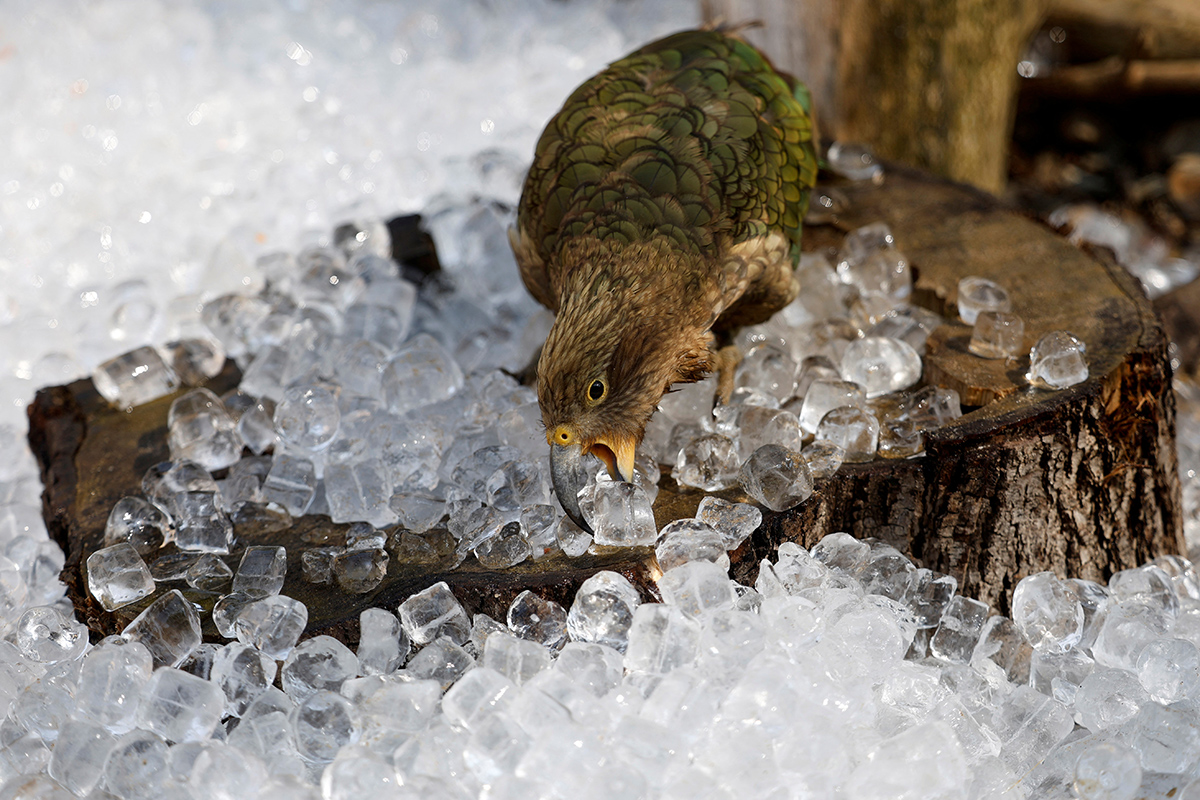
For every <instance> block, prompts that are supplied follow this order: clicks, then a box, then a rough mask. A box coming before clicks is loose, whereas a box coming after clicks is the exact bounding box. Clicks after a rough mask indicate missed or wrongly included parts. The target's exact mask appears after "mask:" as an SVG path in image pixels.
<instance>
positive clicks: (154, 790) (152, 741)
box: [103, 730, 171, 798]
mask: <svg viewBox="0 0 1200 800" xmlns="http://www.w3.org/2000/svg"><path fill="white" fill-rule="evenodd" d="M169 757H170V748H169V747H168V746H167V743H166V742H165V741H164V740H163V738H162V737H161V736H159V735H158V734H156V733H150V732H149V731H140V730H139V731H130V732H129V733H127V734H125V735H124V736H122V737H121V738H120V739H118V740H117V743H116V746H115V747H113V749H112V751H111V752H110V753H109V754H108V760H107V761H106V762H105V763H104V776H103V777H104V784H105V786H106V787H107V788H108V790H109V792H111V793H112V794H114V795H116V796H117V797H131V798H149V797H156V796H159V797H161V796H163V795H165V789H166V786H167V784H168V782H169V780H170V776H171V771H170V765H169Z"/></svg>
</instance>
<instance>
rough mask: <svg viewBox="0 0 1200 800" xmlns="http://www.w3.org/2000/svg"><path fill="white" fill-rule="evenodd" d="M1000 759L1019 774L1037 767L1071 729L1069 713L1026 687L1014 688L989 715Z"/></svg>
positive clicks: (1073, 723)
mask: <svg viewBox="0 0 1200 800" xmlns="http://www.w3.org/2000/svg"><path fill="white" fill-rule="evenodd" d="M992 724H993V728H994V730H995V732H996V735H997V736H999V738H1000V745H1001V750H1000V758H1001V760H1002V761H1004V763H1005V764H1007V765H1008V767H1009V768H1010V769H1011V770H1013V771H1014V772H1016V773H1018V774H1021V773H1024V772H1026V771H1028V770H1029V769H1030V768H1032V767H1033V766H1035V765H1037V764H1039V763H1040V762H1041V761H1042V760H1043V759H1044V758H1045V757H1046V754H1047V753H1049V752H1051V751H1052V750H1053V748H1054V746H1055V745H1057V744H1058V743H1059V742H1061V741H1062V740H1063V739H1064V738H1065V737H1066V736H1067V734H1069V733H1070V732H1071V731H1072V730H1073V729H1074V728H1075V721H1074V719H1072V717H1071V712H1070V710H1068V709H1067V708H1066V707H1065V706H1063V705H1062V704H1061V703H1059V702H1058V701H1057V700H1054V699H1053V698H1050V697H1046V696H1045V695H1044V694H1041V693H1040V692H1038V691H1036V690H1034V689H1032V688H1031V687H1029V686H1018V687H1016V688H1015V689H1013V690H1012V691H1011V692H1009V693H1008V695H1007V696H1005V698H1004V700H1003V701H1002V702H1001V703H1000V707H999V708H997V709H996V710H995V712H993V714H992Z"/></svg>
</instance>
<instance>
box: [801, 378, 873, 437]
mask: <svg viewBox="0 0 1200 800" xmlns="http://www.w3.org/2000/svg"><path fill="white" fill-rule="evenodd" d="M866 405H867V401H866V395H864V394H863V388H862V386H860V385H859V384H857V383H851V382H849V381H841V380H830V379H826V378H820V379H818V380H815V381H813V382H812V385H811V386H809V387H808V391H807V392H805V393H804V404H803V405H802V406H801V407H800V427H801V428H803V429H804V430H805V431H807V432H808V433H813V434H815V433H816V432H817V427H818V426H819V425H820V424H821V420H822V419H823V418H824V417H825V415H826V414H828V413H829V412H830V411H832V410H833V409H835V408H841V407H842V406H855V407H856V408H864V409H865V408H866Z"/></svg>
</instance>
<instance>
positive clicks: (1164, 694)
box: [1137, 639, 1200, 705]
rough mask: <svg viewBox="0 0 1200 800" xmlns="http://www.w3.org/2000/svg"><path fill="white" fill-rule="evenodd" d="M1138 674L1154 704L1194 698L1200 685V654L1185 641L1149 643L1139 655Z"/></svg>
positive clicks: (1174, 640)
mask: <svg viewBox="0 0 1200 800" xmlns="http://www.w3.org/2000/svg"><path fill="white" fill-rule="evenodd" d="M1137 675H1138V682H1139V683H1141V684H1142V688H1143V689H1145V690H1146V692H1147V693H1148V694H1149V695H1150V697H1151V698H1152V699H1153V700H1154V702H1156V703H1162V704H1163V705H1170V704H1171V703H1176V702H1179V701H1181V700H1184V699H1186V698H1188V697H1191V696H1192V695H1193V694H1194V693H1195V691H1196V688H1197V685H1200V651H1197V649H1196V645H1195V644H1193V643H1192V642H1190V641H1187V640H1186V639H1158V640H1156V641H1153V642H1150V643H1149V644H1147V645H1146V646H1145V647H1143V648H1142V652H1141V653H1140V654H1138V659H1137Z"/></svg>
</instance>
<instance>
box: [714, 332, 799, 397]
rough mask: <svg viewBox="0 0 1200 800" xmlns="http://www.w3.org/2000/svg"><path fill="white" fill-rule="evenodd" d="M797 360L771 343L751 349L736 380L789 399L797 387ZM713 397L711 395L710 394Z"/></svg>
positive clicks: (738, 382)
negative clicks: (770, 344)
mask: <svg viewBox="0 0 1200 800" xmlns="http://www.w3.org/2000/svg"><path fill="white" fill-rule="evenodd" d="M796 370H797V367H796V362H795V361H793V360H792V359H791V356H789V355H788V354H787V353H784V352H782V351H780V350H778V349H776V348H774V347H771V346H769V345H763V346H760V347H757V348H755V349H754V350H751V351H750V353H749V354H747V355H746V357H745V358H743V359H742V362H741V363H740V364H738V368H737V376H736V381H737V385H738V386H740V387H749V388H751V389H755V390H757V391H760V392H762V393H764V394H767V395H770V396H771V397H774V398H775V399H776V400H780V401H782V400H787V399H788V398H789V397H791V396H792V392H793V391H794V390H795V388H796ZM709 397H710V398H711V395H709Z"/></svg>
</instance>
